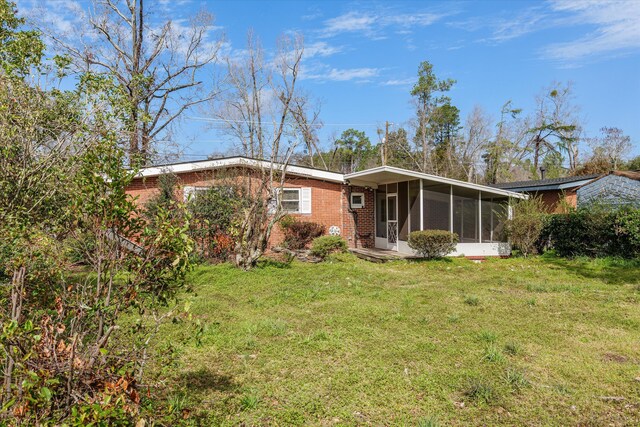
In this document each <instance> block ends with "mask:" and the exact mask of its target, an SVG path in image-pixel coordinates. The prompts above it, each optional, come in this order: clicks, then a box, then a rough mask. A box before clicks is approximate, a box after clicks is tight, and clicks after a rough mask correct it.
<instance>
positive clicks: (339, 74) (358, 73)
mask: <svg viewBox="0 0 640 427" xmlns="http://www.w3.org/2000/svg"><path fill="white" fill-rule="evenodd" d="M380 71H381V69H379V68H332V67H329V66H327V65H324V64H319V65H316V66H315V67H312V68H311V70H310V71H306V72H305V70H304V69H303V73H302V74H301V78H302V79H305V80H316V81H323V82H325V81H333V82H346V81H352V80H355V81H357V82H360V83H363V82H366V81H370V80H371V79H372V78H374V77H377V76H378V75H379V74H380Z"/></svg>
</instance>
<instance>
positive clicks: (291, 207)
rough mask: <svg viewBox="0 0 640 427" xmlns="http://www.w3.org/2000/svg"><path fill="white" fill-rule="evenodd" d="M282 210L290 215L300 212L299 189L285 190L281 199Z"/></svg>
mask: <svg viewBox="0 0 640 427" xmlns="http://www.w3.org/2000/svg"><path fill="white" fill-rule="evenodd" d="M280 203H281V204H282V209H283V210H284V211H285V212H289V213H298V212H300V189H299V188H283V189H282V198H281V199H280Z"/></svg>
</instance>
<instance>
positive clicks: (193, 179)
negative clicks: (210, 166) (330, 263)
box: [127, 169, 346, 246]
mask: <svg viewBox="0 0 640 427" xmlns="http://www.w3.org/2000/svg"><path fill="white" fill-rule="evenodd" d="M232 176H233V172H232V171H229V170H228V169H227V170H225V171H224V173H221V172H217V173H214V172H213V171H204V172H185V173H180V174H178V175H177V177H178V184H177V187H178V190H177V191H176V196H177V198H181V197H182V196H183V190H182V187H184V186H196V187H198V186H202V187H206V186H210V185H213V184H214V183H215V184H224V182H225V181H227V182H228V181H229V180H234V179H247V178H246V176H244V177H243V178H233V177H232ZM249 179H251V178H249ZM158 185H159V181H158V178H157V177H148V178H136V179H134V180H133V182H132V183H131V185H130V186H129V188H128V189H127V192H128V193H129V194H131V195H132V196H133V197H136V200H137V203H138V204H145V203H146V202H147V201H148V200H149V199H151V198H152V197H154V196H155V195H156V194H157V193H158V191H159V187H158ZM285 187H289V188H302V187H309V188H311V213H310V214H292V216H293V217H295V218H297V219H299V220H301V221H312V222H317V223H320V224H322V225H324V226H325V228H326V232H327V233H328V232H329V227H331V226H337V227H340V229H341V231H342V230H343V229H344V226H343V212H342V206H343V202H342V201H343V198H344V195H343V191H344V190H343V187H344V186H343V185H342V184H339V183H335V182H327V181H321V180H317V179H309V178H303V177H297V176H288V177H287V178H286V180H285ZM342 235H343V237H345V238H346V236H345V235H344V233H342ZM282 238H283V236H282V231H281V230H280V227H279V226H278V225H276V226H275V227H274V228H273V230H272V233H271V238H270V240H269V244H270V246H275V245H278V244H280V243H281V242H282Z"/></svg>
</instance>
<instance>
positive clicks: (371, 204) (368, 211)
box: [342, 185, 376, 248]
mask: <svg viewBox="0 0 640 427" xmlns="http://www.w3.org/2000/svg"><path fill="white" fill-rule="evenodd" d="M350 193H364V207H363V208H354V209H350V207H349V194H350ZM342 211H343V212H344V214H343V230H342V236H343V237H344V238H345V239H347V242H348V243H349V247H352V248H356V247H357V248H373V247H374V246H375V238H376V235H375V232H376V230H375V217H374V212H375V200H374V192H373V190H370V189H369V190H367V189H365V188H363V187H348V186H346V185H345V186H344V188H343V198H342ZM356 221H357V224H356Z"/></svg>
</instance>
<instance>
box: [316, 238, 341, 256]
mask: <svg viewBox="0 0 640 427" xmlns="http://www.w3.org/2000/svg"><path fill="white" fill-rule="evenodd" d="M346 251H347V242H346V241H345V240H344V239H343V238H342V237H340V236H321V237H318V238H316V239H314V241H313V243H312V244H311V254H312V255H314V256H317V257H320V258H326V257H327V255H329V254H331V253H334V252H346Z"/></svg>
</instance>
